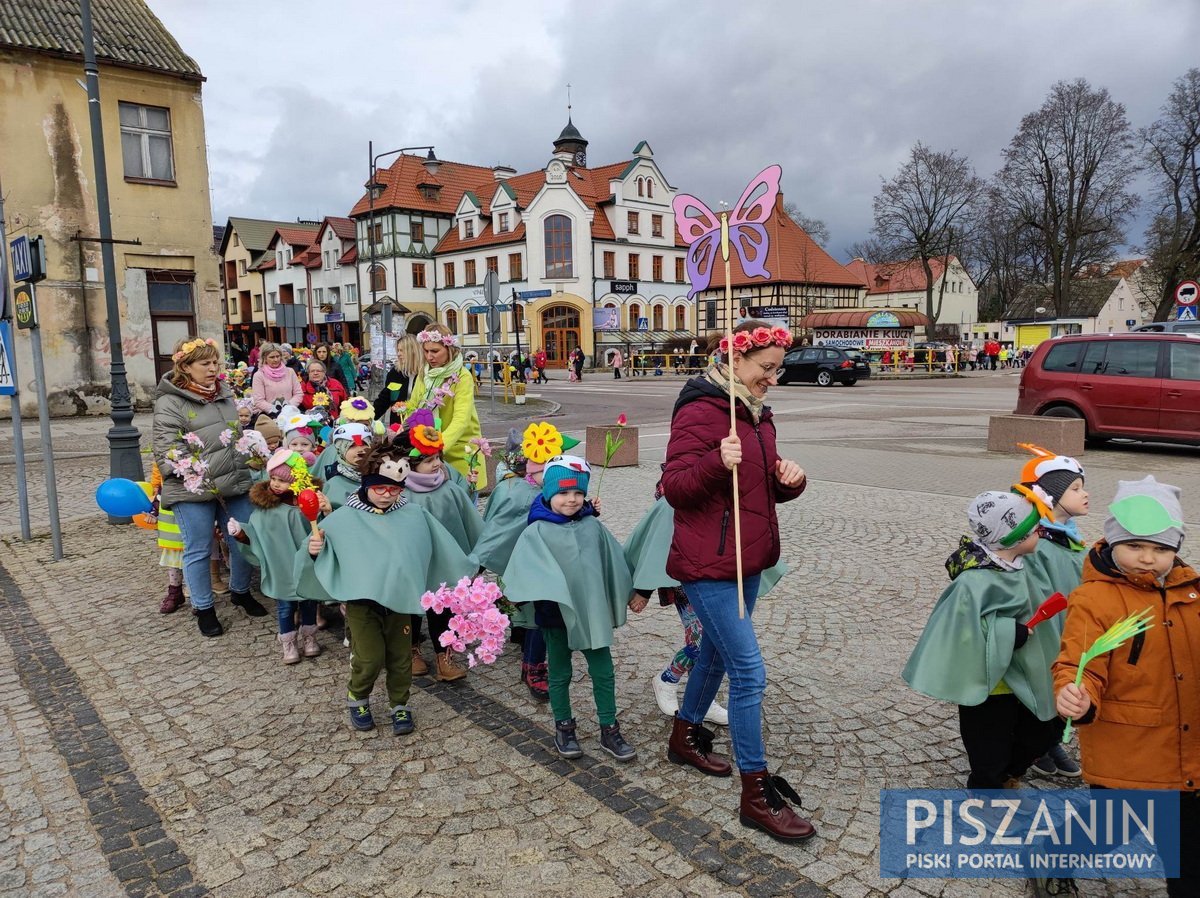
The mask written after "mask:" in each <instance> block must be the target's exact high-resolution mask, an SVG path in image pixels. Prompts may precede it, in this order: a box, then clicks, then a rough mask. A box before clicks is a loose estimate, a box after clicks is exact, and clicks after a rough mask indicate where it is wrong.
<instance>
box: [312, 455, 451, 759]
mask: <svg viewBox="0 0 1200 898" xmlns="http://www.w3.org/2000/svg"><path fill="white" fill-rule="evenodd" d="M358 467H359V472H360V473H361V475H362V484H361V486H360V487H359V489H358V491H357V492H355V493H352V494H351V495H350V496H348V497H347V499H346V502H345V504H344V505H343V506H342V507H341V508H339V509H337V510H336V511H334V512H333V514H331V515H329V517H327V518H326V519H325V520H324V521H323V522H322V527H321V529H320V531H318V533H317V534H315V535H313V536H311V537H309V540H308V544H307V546H306V548H305V550H302V553H301V555H300V556H299V557H298V558H297V563H298V564H299V565H300V570H301V574H300V581H299V584H298V589H299V590H300V591H301V593H302V594H304V595H320V596H322V597H323V598H324V600H326V601H334V602H344V603H346V624H347V627H348V629H349V631H350V639H351V642H352V644H353V646H354V652H353V654H352V655H351V658H350V686H349V690H348V695H347V705H348V707H349V709H350V723H351V725H352V726H353V727H354V729H356V730H371V729H374V727H375V720H374V717H373V716H372V715H371V708H370V695H371V690H372V689H373V688H374V686H375V680H376V678H377V677H378V676H379V672H380V671H381V670H384V669H386V671H387V693H388V701H389V703H390V704H389V713H390V714H391V719H392V732H393V733H394V734H395V735H397V736H403V735H407V734H408V733H411V732H412V731H413V728H414V725H415V720H414V716H413V713H412V709H411V708H409V706H408V701H409V694H410V692H411V688H412V621H411V616H412V615H413V614H420V613H422V612H423V610H424V609H422V608H421V596H422V595H423V594H424V593H425V592H428V591H430V590H435V589H438V588H439V587H440V586H441V585H442V584H443V583H455V582H457V581H458V580H460V579H462V578H463V577H468V576H470V575H471V574H473V573H474V572H475V568H474V566H473V565H472V564H471V562H470V561H469V560H468V559H467V556H466V553H464V552H463V551H462V549H460V548H459V546H458V544H457V543H456V542H455V541H454V538H453V537H452V536H451V535H450V534H449V533H448V532H447V531H446V528H444V527H443V526H442V525H441V524H439V523H438V522H437V520H436V519H434V518H433V516H432V515H430V514H429V512H427V511H426V510H425V509H423V508H421V507H420V506H419V505H416V504H413V503H410V502H408V501H407V500H406V498H405V496H404V481H405V479H406V478H407V477H408V474H409V470H410V468H411V465H410V462H409V457H408V452H407V451H405V450H404V449H403V448H401V447H399V446H393V445H392V444H391V443H390V442H388V441H386V440H379V441H377V442H375V443H373V444H372V446H371V449H370V451H369V452H368V453H367V455H366V457H365V458H363V459H362V460H361V461H360V462H359V466H358Z"/></svg>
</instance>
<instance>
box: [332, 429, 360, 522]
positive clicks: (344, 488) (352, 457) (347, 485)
mask: <svg viewBox="0 0 1200 898" xmlns="http://www.w3.org/2000/svg"><path fill="white" fill-rule="evenodd" d="M329 445H330V448H331V449H333V450H334V456H333V457H334V461H333V463H332V464H330V465H328V466H327V467H326V468H325V481H326V482H325V495H326V496H328V497H329V501H330V503H331V504H332V505H333V507H334V508H341V507H342V506H343V505H344V504H345V502H346V499H347V497H349V496H351V495H353V494H354V493H356V492H358V488H359V487H360V486H362V475H361V474H359V473H358V464H359V462H361V461H362V460H363V459H364V458H365V457H366V455H367V452H369V451H370V449H371V429H370V427H368V426H367V425H366V424H360V423H358V422H348V423H345V424H339V425H338V426H337V427H335V428H334V429H333V432H332V433H331V434H330V435H329Z"/></svg>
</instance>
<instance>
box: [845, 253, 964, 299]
mask: <svg viewBox="0 0 1200 898" xmlns="http://www.w3.org/2000/svg"><path fill="white" fill-rule="evenodd" d="M950 258H951V260H952V261H957V259H956V258H955V257H954V256H951V257H950ZM846 268H847V269H848V270H849V271H851V272H853V273H854V274H855V275H857V276H858V277H859V278H861V279H862V282H863V283H864V284H866V285H867V295H868V296H870V295H873V294H880V293H924V292H925V269H924V268H922V267H921V260H920V259H909V260H907V261H904V262H881V263H879V264H878V265H872V264H871V263H870V262H865V261H863V260H862V259H854V260H852V261H850V262H847V263H846ZM929 268H930V269H931V270H932V271H933V279H934V281H935V282H936V281H937V279H938V278H940V277H941V276H942V272H943V271H944V270H945V265H944V263H943V262H942V260H941V259H930V260H929Z"/></svg>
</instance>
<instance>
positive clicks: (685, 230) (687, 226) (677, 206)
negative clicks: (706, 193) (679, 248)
mask: <svg viewBox="0 0 1200 898" xmlns="http://www.w3.org/2000/svg"><path fill="white" fill-rule="evenodd" d="M671 210H672V211H673V212H674V213H675V227H677V228H679V233H680V235H681V236H682V237H683V239H684V240H685V241H686V242H687V244H688V245H689V246H691V245H692V244H693V243H695V242H696V241H697V240H699V239H700V238H701V237H704V236H705V235H707V234H711V233H712V232H713V231H718V232H719V231H720V230H721V219H720V218H718V217H717V215H716V214H715V213H714V212H713V210H712V209H710V208H708V206H707V205H706V204H705V202H704V200H702V199H700V198H699V197H694V196H692V195H691V194H690V193H680V194H677V195H676V196H675V199H673V200H672V201H671Z"/></svg>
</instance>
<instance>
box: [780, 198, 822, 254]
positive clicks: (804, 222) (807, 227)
mask: <svg viewBox="0 0 1200 898" xmlns="http://www.w3.org/2000/svg"><path fill="white" fill-rule="evenodd" d="M783 214H784V215H786V216H787V217H788V218H790V219H791V220H792V221H794V222H795V223H796V224H798V225H800V227H802V228H803V229H804V231H805V232H806V233H807V234H808V236H809V237H811V238H812V239H813V240H815V241H816V242H817V243H818V244H819V245H821V246H828V245H829V225H827V224H825V222H823V221H822V220H821V219H819V218H809V217H808V216H807V215H805V214H804V213H803V212H802V211H801V210H800V207H799V206H798V205H797V204H796V203H791V202H785V203H784V204H783Z"/></svg>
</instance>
